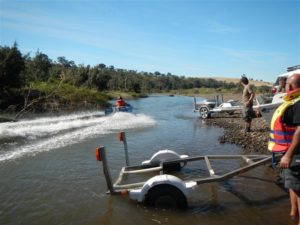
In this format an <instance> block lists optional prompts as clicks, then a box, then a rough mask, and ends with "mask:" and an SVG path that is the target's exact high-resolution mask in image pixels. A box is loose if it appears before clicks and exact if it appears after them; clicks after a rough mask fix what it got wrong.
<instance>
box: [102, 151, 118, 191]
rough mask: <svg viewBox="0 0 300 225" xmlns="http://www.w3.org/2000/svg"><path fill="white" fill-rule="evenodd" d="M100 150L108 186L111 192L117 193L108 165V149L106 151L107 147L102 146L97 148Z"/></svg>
mask: <svg viewBox="0 0 300 225" xmlns="http://www.w3.org/2000/svg"><path fill="white" fill-rule="evenodd" d="M97 150H98V151H99V155H100V159H101V161H102V165H103V172H104V176H105V179H106V184H107V188H108V190H109V192H110V194H115V193H116V192H115V190H114V187H113V184H112V181H111V176H110V172H109V169H108V165H107V159H106V151H105V147H104V146H101V147H99V148H98V149H97Z"/></svg>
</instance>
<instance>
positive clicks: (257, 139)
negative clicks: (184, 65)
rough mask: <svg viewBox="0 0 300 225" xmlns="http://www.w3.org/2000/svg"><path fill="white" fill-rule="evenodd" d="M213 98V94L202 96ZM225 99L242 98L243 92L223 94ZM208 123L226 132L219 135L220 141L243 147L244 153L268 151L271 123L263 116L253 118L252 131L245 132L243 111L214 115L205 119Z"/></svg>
mask: <svg viewBox="0 0 300 225" xmlns="http://www.w3.org/2000/svg"><path fill="white" fill-rule="evenodd" d="M201 97H203V98H211V97H213V96H212V95H205V96H201ZM223 98H224V101H228V100H230V99H233V100H241V94H223ZM205 123H206V124H209V125H212V126H218V127H222V128H223V129H224V133H223V135H222V136H220V137H219V142H220V143H231V144H236V145H238V146H240V147H241V149H242V151H243V153H245V154H249V153H262V154H267V153H268V148H267V147H268V139H269V125H268V124H267V123H266V121H265V120H264V119H263V118H255V119H253V120H252V124H251V132H245V127H244V126H245V124H244V120H243V119H242V114H241V113H235V114H233V115H228V114H223V115H213V116H212V118H210V119H206V120H205Z"/></svg>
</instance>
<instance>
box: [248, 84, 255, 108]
mask: <svg viewBox="0 0 300 225" xmlns="http://www.w3.org/2000/svg"><path fill="white" fill-rule="evenodd" d="M248 92H249V93H250V98H249V101H248V103H247V106H249V105H252V104H253V100H254V96H255V93H254V92H253V90H252V88H251V87H250V86H248Z"/></svg>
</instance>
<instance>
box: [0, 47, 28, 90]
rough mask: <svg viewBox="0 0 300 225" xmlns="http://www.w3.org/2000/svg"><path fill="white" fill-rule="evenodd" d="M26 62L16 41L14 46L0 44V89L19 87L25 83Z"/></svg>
mask: <svg viewBox="0 0 300 225" xmlns="http://www.w3.org/2000/svg"><path fill="white" fill-rule="evenodd" d="M24 68H25V62H24V58H23V57H22V54H21V52H20V51H19V50H18V48H17V43H16V42H15V43H14V44H13V46H12V47H11V48H10V47H2V46H0V90H3V89H6V88H19V87H21V86H22V85H23V84H24V76H23V75H24V74H23V71H24Z"/></svg>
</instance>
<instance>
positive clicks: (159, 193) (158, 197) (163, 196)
mask: <svg viewBox="0 0 300 225" xmlns="http://www.w3.org/2000/svg"><path fill="white" fill-rule="evenodd" d="M145 203H146V205H149V206H152V207H155V208H168V209H169V208H173V209H186V208H187V199H186V197H185V195H184V194H183V193H182V191H180V190H179V189H178V188H176V187H174V186H172V185H169V184H161V185H156V186H154V187H153V188H151V189H150V190H149V191H148V194H147V196H146V198H145Z"/></svg>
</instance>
